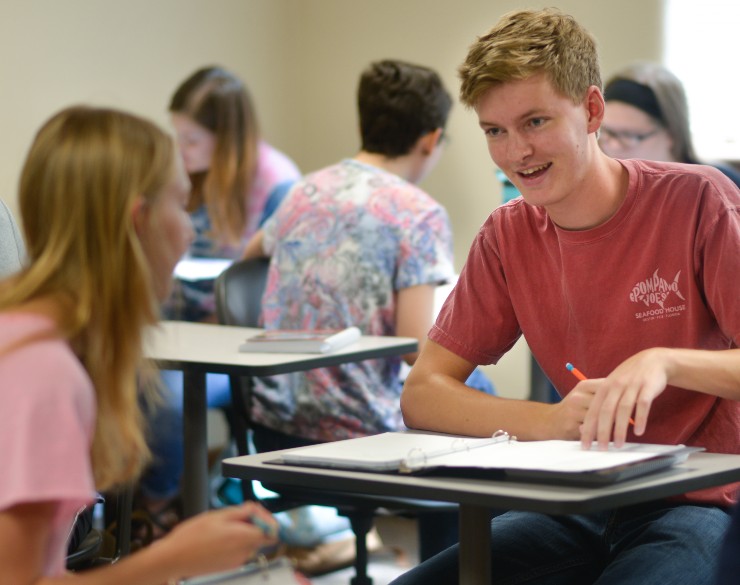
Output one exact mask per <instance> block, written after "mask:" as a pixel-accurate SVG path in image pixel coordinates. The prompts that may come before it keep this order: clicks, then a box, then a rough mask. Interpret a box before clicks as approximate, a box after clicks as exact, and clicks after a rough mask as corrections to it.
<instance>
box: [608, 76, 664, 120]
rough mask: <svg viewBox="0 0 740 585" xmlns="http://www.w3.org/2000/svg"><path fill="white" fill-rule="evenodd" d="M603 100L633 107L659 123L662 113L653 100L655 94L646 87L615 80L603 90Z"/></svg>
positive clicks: (628, 81)
mask: <svg viewBox="0 0 740 585" xmlns="http://www.w3.org/2000/svg"><path fill="white" fill-rule="evenodd" d="M604 100H606V101H607V102H608V101H611V100H616V101H618V102H624V103H625V104H629V105H630V106H634V107H636V108H638V109H640V110H642V111H643V112H645V113H646V114H648V115H650V116H652V117H653V118H655V119H656V120H659V121H660V122H665V120H663V112H662V111H661V109H660V105H658V100H657V99H656V98H655V93H654V92H653V90H652V89H650V88H649V87H648V86H647V85H642V84H641V83H637V82H635V81H631V80H629V79H615V80H614V81H612V82H611V83H610V84H609V85H607V86H606V89H605V90H604Z"/></svg>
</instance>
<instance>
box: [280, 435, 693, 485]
mask: <svg viewBox="0 0 740 585" xmlns="http://www.w3.org/2000/svg"><path fill="white" fill-rule="evenodd" d="M700 450H702V449H701V448H696V447H686V446H684V445H655V444H645V443H627V444H626V445H624V446H623V447H621V448H619V449H617V448H615V447H614V446H613V445H610V447H609V449H608V450H606V451H602V450H599V449H598V448H596V446H594V447H593V448H591V449H590V450H584V449H582V447H581V444H580V442H579V441H558V440H552V441H517V440H516V437H510V436H509V435H508V434H507V433H505V432H503V431H499V432H497V433H496V434H495V435H494V436H493V437H488V438H472V437H459V436H452V435H443V434H438V433H421V432H414V431H408V432H397V433H382V434H379V435H373V436H370V437H362V438H359V439H349V440H345V441H335V442H332V443H323V444H321V445H313V446H310V447H300V448H297V449H290V450H287V451H283V452H281V454H280V459H279V460H278V461H276V462H277V463H283V464H288V465H307V466H314V467H328V468H336V469H346V470H356V471H372V472H396V473H424V474H439V475H452V476H459V477H470V478H489V479H516V480H526V481H537V482H547V483H558V484H572V485H607V484H611V483H615V482H617V481H622V480H625V479H629V478H632V477H637V476H639V475H644V474H646V473H650V472H653V471H657V470H659V469H664V468H666V467H670V466H672V465H674V464H676V463H679V462H682V461H684V460H685V459H686V458H687V457H688V455H689V454H690V453H692V452H694V451H700Z"/></svg>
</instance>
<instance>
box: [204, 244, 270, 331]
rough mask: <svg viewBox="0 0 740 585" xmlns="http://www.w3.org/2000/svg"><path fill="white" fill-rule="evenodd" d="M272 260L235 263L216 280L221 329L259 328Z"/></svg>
mask: <svg viewBox="0 0 740 585" xmlns="http://www.w3.org/2000/svg"><path fill="white" fill-rule="evenodd" d="M269 266H270V260H269V258H255V259H250V260H240V261H238V262H234V263H233V264H232V265H231V266H229V267H228V268H227V269H226V270H224V271H223V272H222V273H221V274H220V275H219V277H218V278H217V279H216V284H215V285H214V286H215V295H216V316H217V318H218V322H219V323H221V324H222V325H240V326H242V327H259V325H260V323H259V320H260V312H261V309H262V293H264V292H265V285H266V284H267V269H268V267H269Z"/></svg>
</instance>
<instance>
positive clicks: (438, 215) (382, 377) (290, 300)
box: [253, 160, 454, 441]
mask: <svg viewBox="0 0 740 585" xmlns="http://www.w3.org/2000/svg"><path fill="white" fill-rule="evenodd" d="M264 234H265V236H264V248H265V251H266V252H267V253H268V254H269V255H270V256H271V257H272V261H271V265H270V271H269V274H268V281H267V287H266V290H265V295H264V297H263V306H262V307H263V309H262V316H263V320H264V326H265V328H267V329H340V328H343V327H347V326H350V325H355V326H357V327H359V328H360V330H361V331H362V332H363V333H364V334H366V335H395V323H396V292H397V291H399V290H400V289H403V288H407V287H412V286H417V285H424V284H432V285H437V284H442V283H445V282H446V281H448V280H449V279H451V278H453V276H454V270H453V262H452V234H451V230H450V224H449V218H448V216H447V212H446V211H445V209H444V208H443V207H442V206H441V205H440V204H439V203H437V202H436V201H434V200H433V199H432V198H431V197H430V196H429V195H427V194H426V193H425V192H424V191H422V190H421V189H419V188H418V187H416V186H414V185H412V184H411V183H409V182H407V181H405V180H403V179H402V178H400V177H398V176H397V175H394V174H391V173H388V172H386V171H383V170H381V169H378V168H376V167H373V166H369V165H365V164H362V163H360V162H358V161H355V160H344V161H342V162H341V163H339V164H336V165H334V166H330V167H328V168H325V169H323V170H320V171H318V172H316V173H313V174H311V175H309V176H307V177H306V178H305V179H304V180H302V181H299V182H298V183H297V184H296V185H295V186H294V187H293V189H292V190H291V191H290V193H289V194H288V196H287V197H286V199H285V201H284V202H283V204H282V205H281V207H280V208H279V209H278V211H277V212H276V213H275V215H273V216H272V217H271V218H270V219H269V220H268V221H267V222H266V223H265V225H264ZM400 365H401V358H400V357H395V358H386V359H377V360H366V361H363V362H358V363H353V364H346V365H342V366H338V367H332V368H323V369H317V370H311V371H308V372H302V373H297V374H289V375H284V376H274V377H271V378H264V379H260V380H257V381H256V384H255V389H254V410H253V417H254V419H255V421H256V422H258V423H260V424H262V425H264V426H267V427H269V428H272V429H274V430H277V431H280V432H283V433H286V434H290V435H296V436H300V437H303V438H307V439H313V440H317V441H332V440H337V439H345V438H351V437H358V436H363V435H368V434H373V433H378V432H383V431H388V430H399V429H401V428H403V423H402V420H401V412H400V406H399V400H400V394H401V386H402V384H401V381H400V379H399V369H400Z"/></svg>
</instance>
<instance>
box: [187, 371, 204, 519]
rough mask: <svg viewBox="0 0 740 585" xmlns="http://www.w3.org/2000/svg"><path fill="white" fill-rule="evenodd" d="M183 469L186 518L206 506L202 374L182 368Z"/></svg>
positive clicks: (201, 510)
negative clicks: (184, 370) (183, 370)
mask: <svg viewBox="0 0 740 585" xmlns="http://www.w3.org/2000/svg"><path fill="white" fill-rule="evenodd" d="M183 385H184V388H183V433H184V453H185V461H184V469H183V478H182V500H183V513H184V515H185V517H186V518H189V517H190V516H194V515H195V514H197V513H199V512H203V511H204V510H207V509H208V445H207V442H208V440H207V437H206V375H205V373H204V372H187V371H186V372H183Z"/></svg>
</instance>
